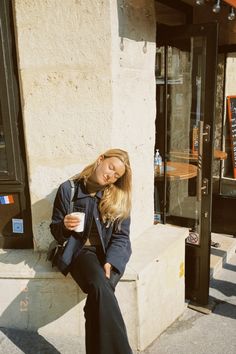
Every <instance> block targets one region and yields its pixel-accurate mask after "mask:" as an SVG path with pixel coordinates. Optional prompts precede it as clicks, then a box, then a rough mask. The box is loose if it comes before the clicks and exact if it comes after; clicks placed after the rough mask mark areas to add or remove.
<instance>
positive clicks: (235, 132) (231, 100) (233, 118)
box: [227, 96, 236, 178]
mask: <svg viewBox="0 0 236 354" xmlns="http://www.w3.org/2000/svg"><path fill="white" fill-rule="evenodd" d="M227 106H228V117H229V130H230V139H231V149H232V150H231V151H232V160H233V173H234V178H236V96H227Z"/></svg>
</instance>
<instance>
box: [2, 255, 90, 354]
mask: <svg viewBox="0 0 236 354" xmlns="http://www.w3.org/2000/svg"><path fill="white" fill-rule="evenodd" d="M0 263H1V264H7V263H8V264H15V265H19V274H20V275H19V276H17V274H15V275H14V278H12V279H11V278H10V277H9V276H6V278H5V279H0V281H1V282H2V284H1V289H2V290H1V298H2V300H1V302H2V304H3V303H4V298H5V299H7V300H6V301H9V305H8V306H7V307H6V309H5V310H4V311H3V313H2V315H1V317H0V327H2V329H1V330H2V332H3V333H4V334H5V335H6V336H7V337H8V338H9V339H10V340H11V341H12V342H13V343H14V344H15V345H16V346H18V347H19V349H21V350H22V351H23V353H26V354H30V353H38V352H39V351H38V349H39V345H40V346H41V347H42V348H43V350H44V351H43V352H44V353H58V351H57V350H56V349H55V348H54V349H55V350H54V351H53V350H52V349H53V346H52V344H50V343H49V342H48V341H47V340H46V339H45V338H44V337H43V336H42V335H40V334H39V333H38V330H39V329H40V328H42V327H44V326H46V325H48V324H50V323H52V322H53V321H55V320H57V319H59V318H60V317H62V316H63V315H65V314H66V313H67V312H68V311H69V310H71V309H72V308H73V307H75V306H76V305H78V304H79V303H80V302H81V301H83V300H84V299H85V297H86V295H85V294H84V293H83V292H82V291H81V290H80V289H79V287H78V286H77V284H76V283H75V282H74V281H73V279H72V278H70V277H69V276H68V277H67V278H65V277H64V276H63V275H61V274H59V273H55V275H56V276H55V275H53V274H52V273H51V272H50V270H51V264H50V262H47V261H46V254H45V253H36V252H35V253H33V252H32V251H30V250H17V252H16V251H13V250H6V251H5V252H4V253H3V254H0ZM22 263H24V265H27V266H28V267H27V268H28V272H29V273H30V271H31V270H32V272H33V273H34V278H32V279H30V280H29V279H27V275H25V276H24V274H22V273H21V272H22V270H21V269H22V268H21V267H22ZM3 267H4V266H3ZM15 269H16V268H15ZM47 271H48V276H46V275H45V274H46V272H47ZM53 272H54V268H53ZM55 272H56V270H55ZM14 273H17V272H14ZM3 289H6V292H4V290H3ZM14 294H18V295H17V296H16V297H14V298H13V299H11V298H12V297H13V296H14ZM4 305H5V304H4ZM67 316H68V320H69V315H67ZM63 321H66V319H63ZM55 326H57V324H53V330H54V331H55ZM60 326H61V327H60V328H58V333H57V335H58V336H60V335H63V325H62V324H61V325H60ZM7 328H15V329H21V330H27V331H32V332H33V335H34V339H35V340H34V341H32V343H31V344H30V345H29V342H28V340H27V341H23V340H19V334H18V335H17V331H15V332H14V331H8V330H7ZM77 328H78V327H77ZM72 334H73V333H72ZM34 345H35V347H34Z"/></svg>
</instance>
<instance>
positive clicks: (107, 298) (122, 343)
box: [71, 246, 132, 354]
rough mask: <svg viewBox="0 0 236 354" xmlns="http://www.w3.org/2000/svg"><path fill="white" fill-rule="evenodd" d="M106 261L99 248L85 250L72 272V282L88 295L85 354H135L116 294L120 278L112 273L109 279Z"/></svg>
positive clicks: (90, 247) (91, 247)
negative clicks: (105, 267) (104, 267)
mask: <svg viewBox="0 0 236 354" xmlns="http://www.w3.org/2000/svg"><path fill="white" fill-rule="evenodd" d="M104 261H105V257H104V253H103V251H102V248H101V247H100V246H89V247H84V248H83V249H82V251H81V253H80V254H79V256H78V257H77V259H76V260H75V261H74V263H73V265H72V269H71V275H72V277H73V279H74V280H75V281H76V282H77V284H78V285H79V286H80V288H81V289H82V290H83V292H85V293H86V294H87V300H86V304H85V307H84V315H85V334H86V342H85V344H86V354H132V350H131V348H130V346H129V342H128V338H127V333H126V328H125V324H124V321H123V318H122V315H121V312H120V308H119V305H118V302H117V299H116V297H115V294H114V291H115V286H116V284H117V283H118V281H119V280H120V275H119V274H118V273H117V272H115V271H112V272H111V277H110V279H108V278H106V276H105V272H104V270H103V265H104Z"/></svg>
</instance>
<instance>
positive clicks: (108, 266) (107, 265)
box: [103, 263, 112, 279]
mask: <svg viewBox="0 0 236 354" xmlns="http://www.w3.org/2000/svg"><path fill="white" fill-rule="evenodd" d="M103 269H104V272H105V276H106V277H107V278H108V279H110V276H111V270H112V265H111V264H110V263H105V264H104V266H103Z"/></svg>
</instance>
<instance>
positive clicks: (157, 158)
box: [154, 149, 162, 173]
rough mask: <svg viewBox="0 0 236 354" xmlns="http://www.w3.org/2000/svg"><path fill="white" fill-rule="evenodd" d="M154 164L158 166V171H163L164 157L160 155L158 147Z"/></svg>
mask: <svg viewBox="0 0 236 354" xmlns="http://www.w3.org/2000/svg"><path fill="white" fill-rule="evenodd" d="M154 166H155V168H156V171H157V173H161V171H162V157H161V155H160V152H159V149H156V154H155V157H154Z"/></svg>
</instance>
